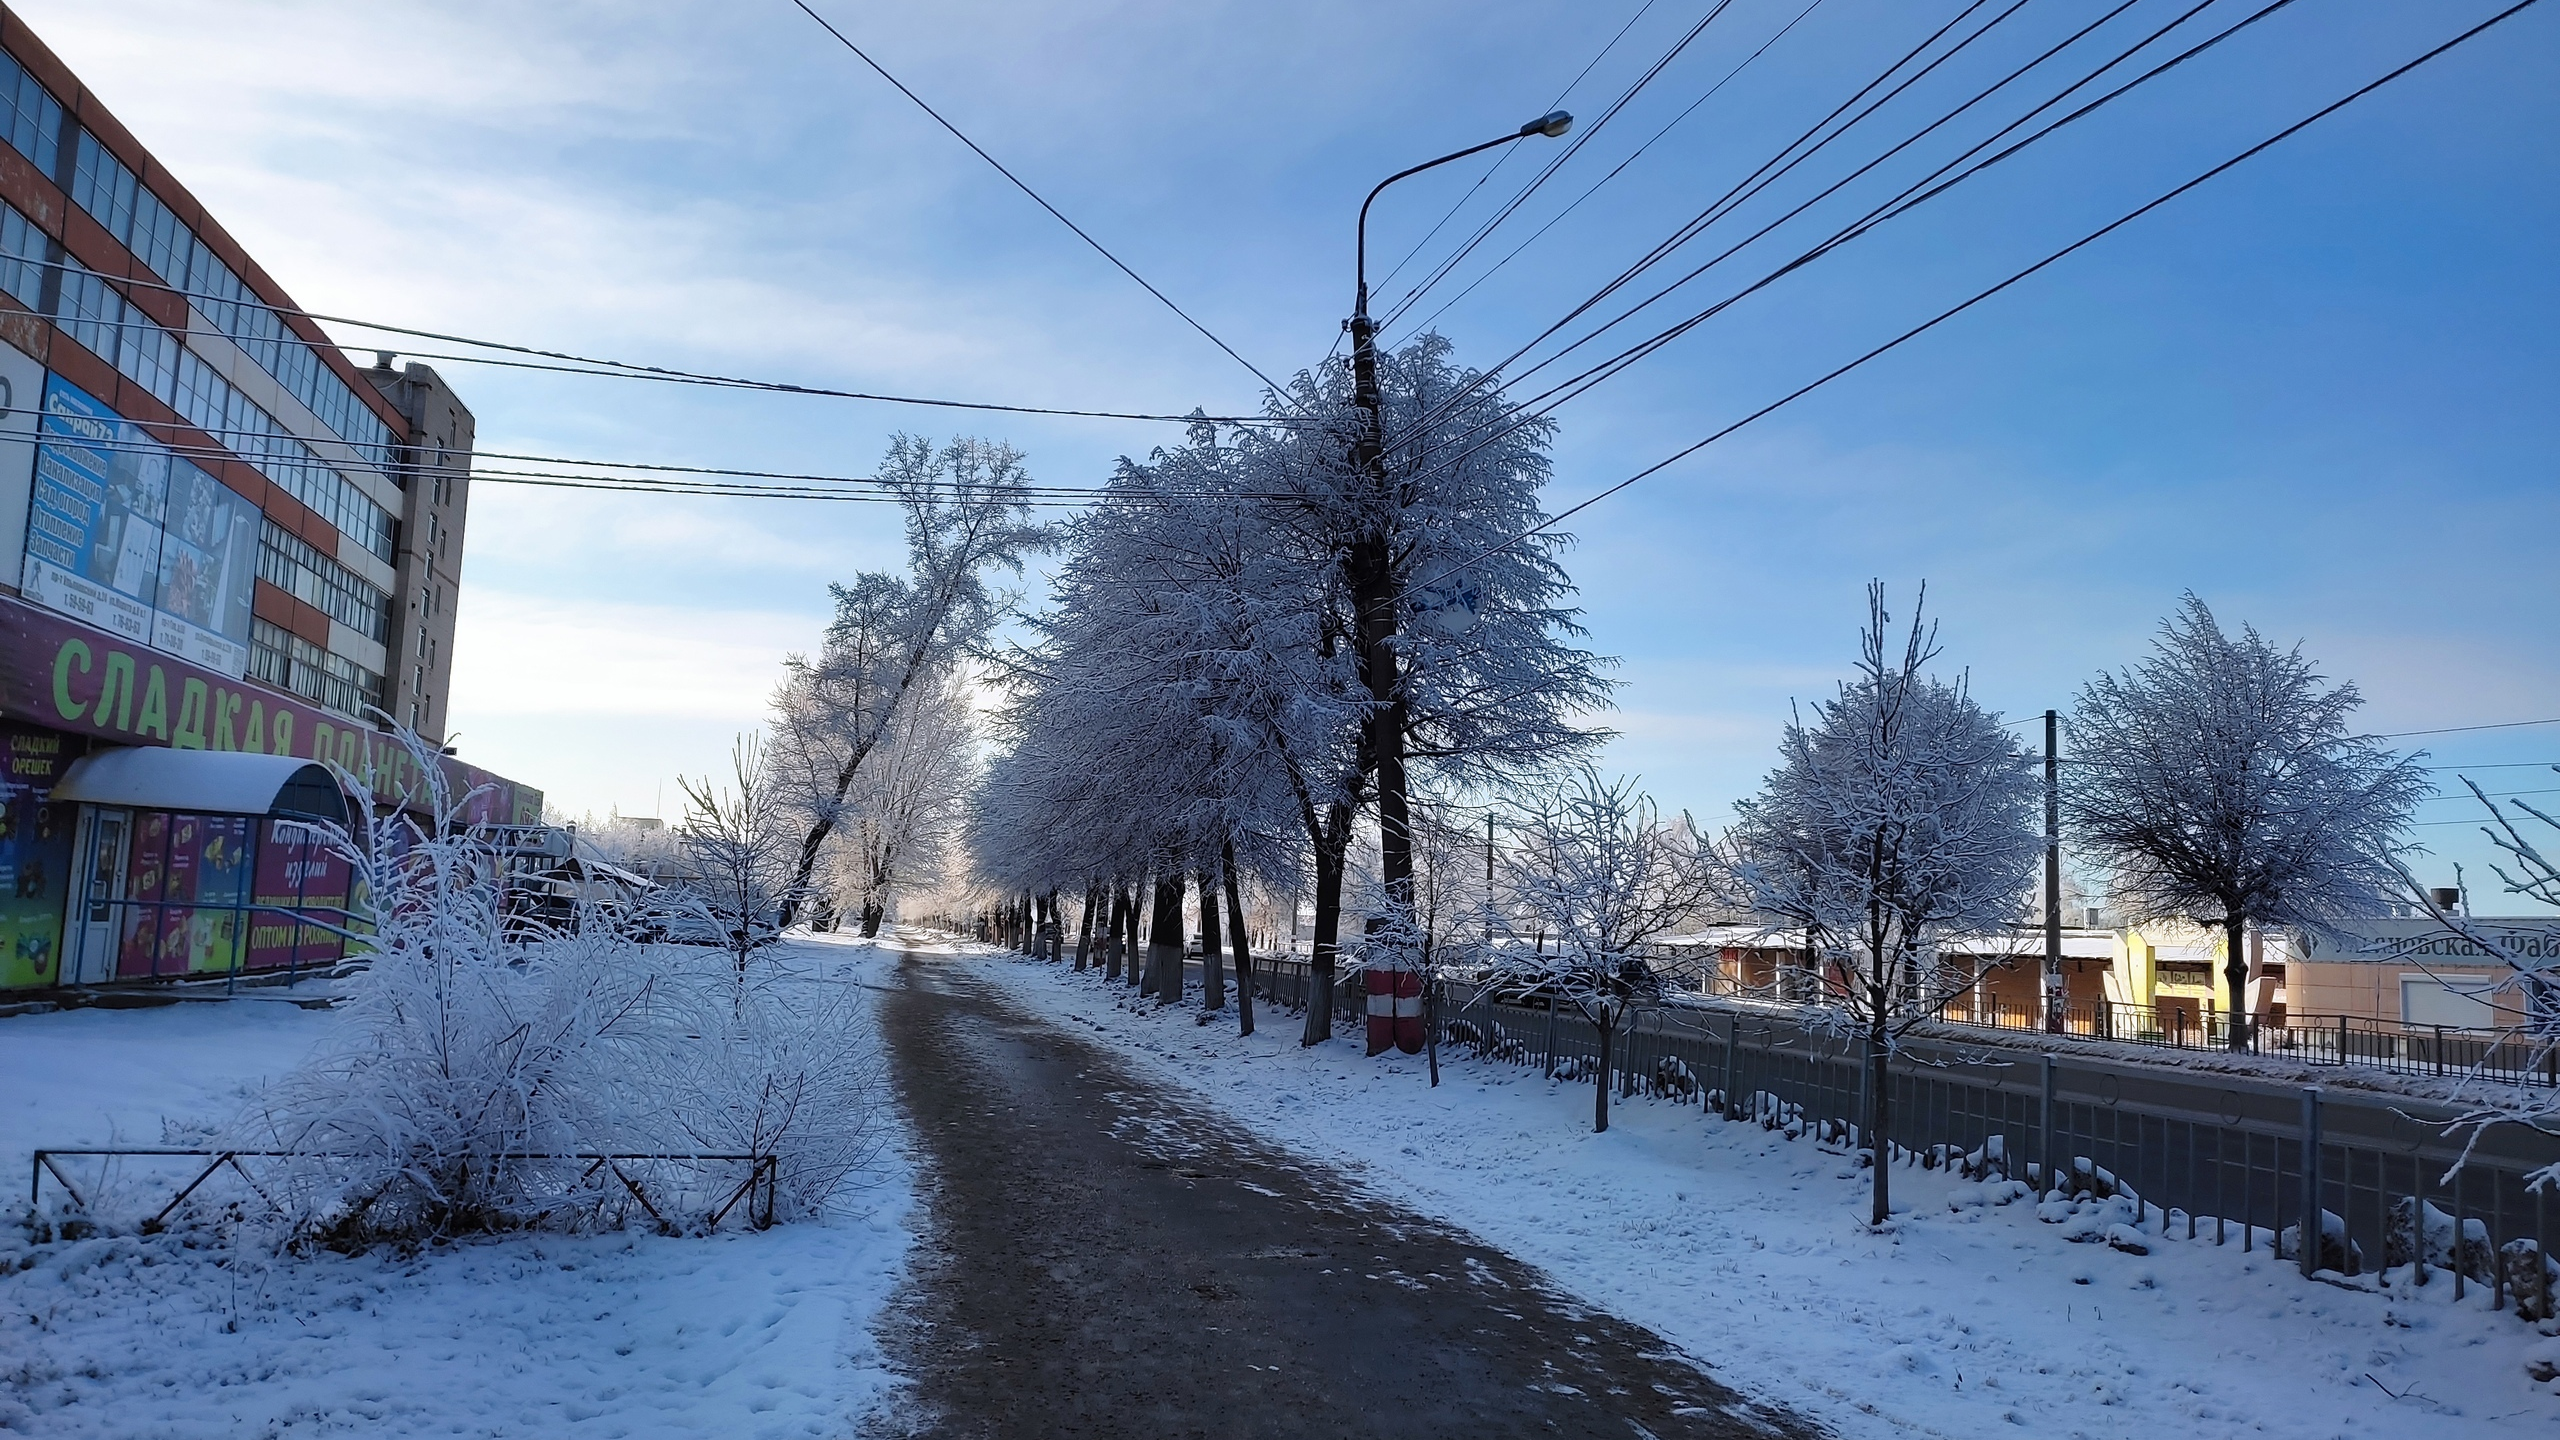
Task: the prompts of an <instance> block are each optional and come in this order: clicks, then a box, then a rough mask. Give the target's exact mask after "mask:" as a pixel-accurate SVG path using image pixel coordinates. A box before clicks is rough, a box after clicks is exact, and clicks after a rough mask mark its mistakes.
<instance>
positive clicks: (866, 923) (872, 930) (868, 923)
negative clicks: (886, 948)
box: [862, 900, 889, 940]
mask: <svg viewBox="0 0 2560 1440" xmlns="http://www.w3.org/2000/svg"><path fill="white" fill-rule="evenodd" d="M888 918H889V907H888V906H886V905H883V904H881V903H880V902H879V901H877V900H865V901H863V902H862V938H863V939H865V940H877V939H879V938H880V922H881V921H883V920H886V919H888Z"/></svg>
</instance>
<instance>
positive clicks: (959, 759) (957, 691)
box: [828, 668, 978, 940]
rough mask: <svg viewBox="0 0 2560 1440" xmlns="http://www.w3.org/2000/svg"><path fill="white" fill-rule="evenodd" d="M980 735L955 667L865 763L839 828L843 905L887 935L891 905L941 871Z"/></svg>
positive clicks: (909, 705) (922, 687)
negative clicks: (886, 919)
mask: <svg viewBox="0 0 2560 1440" xmlns="http://www.w3.org/2000/svg"><path fill="white" fill-rule="evenodd" d="M977 752H978V734H977V725H976V722H975V716H974V713H973V709H972V706H971V703H970V698H969V685H968V682H967V680H966V679H965V678H964V677H963V676H962V674H961V673H960V672H959V671H958V670H957V669H956V668H955V669H950V670H946V671H944V672H943V673H941V674H940V675H938V676H932V677H928V678H926V679H924V680H921V681H919V682H918V683H917V684H915V685H914V686H911V687H910V688H909V692H908V696H907V699H906V701H905V702H904V703H902V704H900V705H899V706H898V707H897V710H896V712H895V718H893V719H892V721H891V722H890V725H889V729H888V732H887V734H886V735H885V736H884V737H883V738H882V741H881V743H880V745H879V746H878V747H877V748H876V749H874V750H873V751H872V753H871V756H870V758H869V759H868V760H867V761H866V762H865V763H864V765H863V767H862V773H861V775H860V777H859V778H858V779H857V780H856V783H855V785H854V787H853V789H852V791H851V792H850V793H849V794H848V796H847V797H846V798H847V807H846V815H847V817H849V818H840V819H839V820H838V822H837V828H836V839H835V846H834V848H835V852H836V855H835V863H834V864H833V865H832V866H830V867H828V868H830V869H831V870H833V872H834V874H835V880H836V886H837V891H838V898H839V899H840V900H841V902H842V903H843V904H844V905H845V906H846V907H848V908H851V909H852V910H854V911H855V913H857V914H858V915H859V916H860V917H861V925H862V936H863V938H864V939H866V940H868V939H871V938H873V937H875V936H877V935H878V934H879V933H880V922H881V920H882V919H883V917H885V916H886V915H887V913H888V904H889V899H890V897H891V896H892V895H893V894H895V893H896V892H897V891H898V890H900V889H902V888H905V887H908V886H911V885H916V884H930V883H931V882H932V881H933V880H934V879H935V878H937V877H938V876H939V874H940V872H941V868H942V864H943V860H944V851H945V849H946V848H947V847H948V846H949V845H950V843H951V842H952V840H953V838H954V834H955V831H956V830H957V827H958V825H959V822H960V817H961V813H962V810H963V807H964V806H965V805H966V803H967V800H968V796H969V789H970V786H971V785H972V784H973V783H974V781H975V778H976V771H977Z"/></svg>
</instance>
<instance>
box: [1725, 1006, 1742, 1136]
mask: <svg viewBox="0 0 2560 1440" xmlns="http://www.w3.org/2000/svg"><path fill="white" fill-rule="evenodd" d="M1741 1049H1742V1017H1741V1016H1739V1015H1727V1016H1726V1017H1724V1118H1726V1119H1727V1120H1731V1119H1734V1118H1735V1117H1737V1116H1739V1115H1741V1114H1742V1101H1741V1100H1740V1099H1738V1098H1737V1097H1736V1096H1735V1095H1734V1093H1733V1087H1734V1086H1735V1085H1736V1084H1738V1083H1740V1082H1739V1081H1737V1080H1736V1079H1735V1077H1736V1076H1737V1075H1738V1074H1740V1073H1741V1061H1740V1054H1741Z"/></svg>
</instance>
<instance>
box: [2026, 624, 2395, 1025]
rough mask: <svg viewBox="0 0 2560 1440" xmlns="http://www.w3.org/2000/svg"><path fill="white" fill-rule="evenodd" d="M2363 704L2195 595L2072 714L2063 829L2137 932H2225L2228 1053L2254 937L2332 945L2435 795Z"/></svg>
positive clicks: (2391, 869) (2386, 886)
mask: <svg viewBox="0 0 2560 1440" xmlns="http://www.w3.org/2000/svg"><path fill="white" fill-rule="evenodd" d="M2363 703H2364V697H2363V696H2362V695H2361V694H2359V693H2358V692H2357V690H2356V687H2355V686H2354V685H2353V684H2337V685H2330V684H2328V683H2326V681H2325V679H2324V677H2322V676H2321V675H2320V674H2319V673H2318V672H2317V671H2315V670H2313V669H2312V667H2311V662H2310V661H2309V660H2307V659H2305V658H2303V654H2302V651H2301V648H2300V647H2299V646H2297V647H2295V648H2294V649H2292V650H2278V649H2276V648H2275V647H2274V646H2272V645H2270V644H2268V643H2267V642H2266V640H2265V639H2263V638H2262V637H2260V636H2259V634H2258V632H2257V631H2256V630H2254V629H2251V628H2249V627H2246V626H2243V627H2242V628H2241V631H2240V633H2239V634H2237V635H2232V634H2228V633H2226V632H2225V631H2224V630H2223V629H2222V627H2221V625H2220V624H2219V623H2217V622H2216V621H2215V620H2214V618H2213V612H2212V611H2211V610H2208V609H2206V608H2205V603H2204V602H2203V601H2202V600H2199V599H2197V598H2196V597H2195V596H2194V595H2193V594H2192V593H2190V594H2189V595H2187V597H2186V598H2185V599H2184V601H2182V602H2181V603H2180V605H2179V607H2178V613H2176V614H2175V615H2172V616H2170V617H2169V618H2168V619H2166V620H2163V621H2162V622H2160V633H2159V634H2158V635H2157V636H2156V637H2154V639H2153V640H2152V642H2151V654H2150V655H2149V656H2148V657H2146V658H2144V659H2143V660H2141V661H2139V662H2138V663H2136V664H2135V665H2133V666H2132V667H2130V668H2129V669H2127V670H2125V671H2124V672H2123V673H2121V674H2102V675H2100V676H2099V677H2098V678H2097V679H2095V680H2092V681H2090V682H2089V683H2088V684H2087V685H2086V686H2085V687H2083V688H2082V689H2081V692H2080V697H2079V700H2078V701H2077V703H2075V704H2074V705H2073V707H2072V711H2071V720H2070V741H2071V761H2070V764H2069V765H2067V766H2066V767H2065V769H2064V775H2065V780H2064V783H2063V789H2062V807H2063V821H2064V823H2065V824H2066V825H2067V826H2068V827H2069V828H2070V829H2071V831H2072V832H2073V833H2074V834H2076V835H2077V836H2078V837H2079V838H2080V840H2081V842H2082V843H2083V844H2085V845H2087V846H2088V847H2089V848H2090V849H2091V850H2092V851H2093V852H2095V855H2096V857H2097V858H2098V860H2099V861H2100V863H2102V864H2103V865H2105V866H2106V868H2107V870H2108V872H2109V886H2110V894H2111V895H2112V897H2113V900H2114V903H2115V904H2116V905H2117V906H2118V907H2119V908H2121V909H2122V910H2123V911H2124V912H2125V913H2126V914H2127V916H2129V917H2130V918H2131V919H2134V920H2136V921H2140V920H2152V919H2165V918H2173V917H2174V918H2177V919H2182V920H2187V921H2190V922H2192V923H2195V924H2198V925H2205V926H2209V927H2213V928H2218V929H2220V930H2221V931H2222V932H2223V946H2224V949H2223V978H2224V979H2225V981H2226V982H2227V983H2228V985H2229V987H2230V1014H2231V1017H2232V1022H2233V1023H2232V1025H2231V1046H2232V1048H2233V1049H2246V1048H2248V1046H2249V1043H2250V1026H2249V1024H2248V1021H2247V1018H2246V1017H2247V1016H2248V1014H2249V1004H2248V989H2247V986H2248V978H2249V967H2248V951H2247V949H2246V948H2245V946H2244V943H2243V942H2244V941H2245V940H2246V938H2247V932H2248V927H2249V926H2250V925H2251V924H2257V925H2261V926H2265V925H2282V926H2292V927H2296V928H2300V929H2308V930H2317V931H2321V932H2323V933H2329V934H2335V933H2337V931H2336V927H2337V923H2338V922H2339V921H2341V920H2344V919H2348V918H2351V917H2354V916H2358V915H2378V914H2381V913H2382V909H2383V904H2384V901H2385V898H2386V897H2388V896H2390V895H2392V894H2394V893H2395V892H2396V891H2397V890H2398V889H2399V888H2400V884H2401V880H2400V869H2399V858H2400V857H2401V856H2402V855H2405V854H2407V853H2408V850H2409V847H2408V846H2407V845H2406V843H2405V842H2403V841H2402V840H2401V839H2400V835H2401V832H2402V828H2403V827H2404V826H2406V825H2407V824H2408V822H2409V817H2410V814H2411V812H2412V811H2413V810H2414V809H2415V808H2416V806H2417V804H2418V802H2419V801H2420V800H2422V799H2424V798H2425V797H2426V796H2427V794H2428V793H2429V792H2430V790H2431V789H2432V787H2431V786H2430V785H2429V784H2428V782H2427V778H2426V772H2425V771H2424V770H2422V769H2420V768H2419V764H2418V762H2419V760H2420V759H2422V758H2423V757H2422V756H2414V755H2413V756H2401V755H2395V754H2393V753H2392V752H2391V751H2390V750H2388V749H2387V748H2385V747H2384V746H2382V745H2381V744H2379V743H2378V742H2376V741H2375V740H2373V739H2372V738H2370V737H2368V736H2362V735H2353V734H2350V733H2348V729H2347V720H2348V717H2349V716H2350V715H2352V714H2353V713H2354V712H2355V709H2356V707H2358V706H2359V705H2362V704H2363Z"/></svg>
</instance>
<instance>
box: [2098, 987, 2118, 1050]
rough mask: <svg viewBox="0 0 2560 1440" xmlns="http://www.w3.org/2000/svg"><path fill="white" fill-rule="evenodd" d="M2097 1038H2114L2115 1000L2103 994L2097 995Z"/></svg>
mask: <svg viewBox="0 0 2560 1440" xmlns="http://www.w3.org/2000/svg"><path fill="white" fill-rule="evenodd" d="M2098 1038H2099V1039H2101V1040H2113V1039H2114V1038H2116V1007H2115V1002H2114V1001H2112V1000H2109V999H2108V998H2107V997H2105V996H2104V995H2101V996H2099V997H2098Z"/></svg>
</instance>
